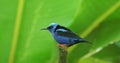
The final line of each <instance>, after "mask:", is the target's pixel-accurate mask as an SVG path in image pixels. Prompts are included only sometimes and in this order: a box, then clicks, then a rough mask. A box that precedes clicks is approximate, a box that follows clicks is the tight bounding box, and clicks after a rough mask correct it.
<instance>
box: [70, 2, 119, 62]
mask: <svg viewBox="0 0 120 63" xmlns="http://www.w3.org/2000/svg"><path fill="white" fill-rule="evenodd" d="M84 2H87V3H84ZM105 2H106V3H107V4H105ZM108 2H109V3H108ZM88 3H89V4H91V7H89V6H88V5H89V4H88ZM95 3H96V4H95ZM83 4H84V5H86V6H85V8H86V9H87V8H88V9H87V10H86V11H84V12H81V11H80V14H78V17H77V19H76V21H75V22H74V24H73V25H71V28H75V27H76V28H77V27H79V29H75V30H76V32H78V33H80V34H81V32H82V34H81V35H82V36H83V37H86V39H88V40H89V41H91V42H93V44H92V45H86V44H79V45H77V46H74V47H73V48H72V50H70V51H71V52H70V54H69V62H70V63H77V62H78V60H79V59H85V58H88V57H90V56H92V55H94V54H95V53H97V52H99V51H100V50H101V49H103V48H104V47H105V46H107V45H108V44H110V43H111V42H113V41H116V40H119V39H120V32H119V31H120V30H119V27H120V25H119V24H120V22H119V21H120V19H119V18H120V16H119V14H120V2H119V0H114V1H113V0H112V1H108V0H106V1H105V0H104V1H103V0H101V1H99V2H98V1H96V0H93V1H88V0H85V1H83ZM81 7H82V5H81ZM82 8H84V7H82ZM90 8H91V9H90ZM93 10H94V11H93ZM95 12H96V13H95ZM81 13H83V14H81ZM84 15H85V17H84ZM79 18H80V19H81V20H83V21H80V19H79ZM75 24H76V25H75ZM78 24H81V25H78ZM80 31H81V32H80ZM113 31H114V32H113Z"/></svg>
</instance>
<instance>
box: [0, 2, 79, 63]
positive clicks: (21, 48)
mask: <svg viewBox="0 0 120 63" xmlns="http://www.w3.org/2000/svg"><path fill="white" fill-rule="evenodd" d="M0 2H3V3H1V4H0V5H1V6H0V8H1V10H0V12H1V15H0V16H1V18H0V20H1V21H0V24H1V25H0V29H1V30H2V31H0V39H1V40H0V44H1V46H0V50H1V53H0V63H14V62H15V63H54V62H55V61H56V58H57V57H58V50H57V46H56V42H55V41H54V40H53V38H52V36H51V34H50V33H49V32H48V31H41V30H40V29H41V28H44V27H47V26H48V25H49V24H50V23H52V22H56V23H59V24H61V25H64V26H68V25H70V24H71V23H72V21H73V20H74V16H75V14H76V11H77V7H78V5H79V0H59V1H57V0H19V1H16V0H12V1H7V0H4V1H2V0H1V1H0Z"/></svg>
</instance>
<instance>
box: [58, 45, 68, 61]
mask: <svg viewBox="0 0 120 63" xmlns="http://www.w3.org/2000/svg"><path fill="white" fill-rule="evenodd" d="M67 54H68V52H67V46H59V63H67Z"/></svg>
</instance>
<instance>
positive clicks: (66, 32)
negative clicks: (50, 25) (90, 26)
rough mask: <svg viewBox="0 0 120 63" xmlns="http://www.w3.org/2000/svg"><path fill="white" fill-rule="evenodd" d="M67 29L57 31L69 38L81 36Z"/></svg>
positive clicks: (58, 33)
mask: <svg viewBox="0 0 120 63" xmlns="http://www.w3.org/2000/svg"><path fill="white" fill-rule="evenodd" d="M65 30H66V29H57V30H56V33H57V35H59V36H64V37H69V38H80V37H79V36H78V35H76V34H75V33H73V32H72V31H70V30H66V31H65Z"/></svg>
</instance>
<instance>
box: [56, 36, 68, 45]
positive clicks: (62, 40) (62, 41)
mask: <svg viewBox="0 0 120 63" xmlns="http://www.w3.org/2000/svg"><path fill="white" fill-rule="evenodd" d="M54 39H55V40H56V41H57V42H58V43H60V44H69V41H70V38H67V37H64V36H58V35H54Z"/></svg>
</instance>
